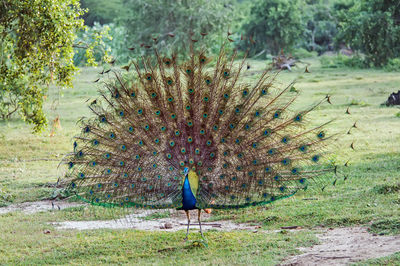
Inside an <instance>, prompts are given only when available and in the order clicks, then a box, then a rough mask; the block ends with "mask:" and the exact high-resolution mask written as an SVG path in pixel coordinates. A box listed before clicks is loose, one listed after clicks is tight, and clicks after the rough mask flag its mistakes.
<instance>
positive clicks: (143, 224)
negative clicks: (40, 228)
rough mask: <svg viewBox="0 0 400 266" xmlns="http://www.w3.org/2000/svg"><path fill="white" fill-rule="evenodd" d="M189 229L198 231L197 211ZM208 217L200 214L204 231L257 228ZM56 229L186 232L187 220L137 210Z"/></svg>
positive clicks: (180, 215) (178, 213) (180, 214)
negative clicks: (212, 220)
mask: <svg viewBox="0 0 400 266" xmlns="http://www.w3.org/2000/svg"><path fill="white" fill-rule="evenodd" d="M165 212H166V213H169V215H168V217H167V218H160V219H154V220H148V219H146V217H149V216H152V215H153V214H155V213H165ZM191 217H192V218H191V224H190V228H191V229H199V224H198V222H197V211H196V210H195V211H191ZM209 217H210V215H209V214H206V213H203V214H202V220H203V221H202V223H201V226H202V229H203V230H204V231H207V230H210V229H215V230H219V231H232V230H257V228H259V226H254V225H249V224H236V223H233V222H231V221H218V222H205V221H204V220H207V218H209ZM53 225H55V226H56V227H57V228H58V229H75V230H91V229H103V228H106V229H137V230H151V231H154V230H162V231H178V230H186V228H187V218H186V215H185V213H184V212H183V211H177V210H166V211H152V210H137V211H136V212H135V213H133V214H130V215H128V216H127V217H124V218H121V219H117V220H106V221H65V222H59V223H53Z"/></svg>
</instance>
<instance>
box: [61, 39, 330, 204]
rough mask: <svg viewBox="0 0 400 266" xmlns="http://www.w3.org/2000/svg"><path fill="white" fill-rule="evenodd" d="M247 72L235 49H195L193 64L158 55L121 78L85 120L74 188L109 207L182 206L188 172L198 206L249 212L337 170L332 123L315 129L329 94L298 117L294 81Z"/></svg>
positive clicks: (73, 165) (69, 178) (72, 159)
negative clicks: (212, 52) (330, 159)
mask: <svg viewBox="0 0 400 266" xmlns="http://www.w3.org/2000/svg"><path fill="white" fill-rule="evenodd" d="M246 66H247V63H246V57H245V58H244V59H242V60H239V61H237V60H236V52H232V53H229V52H228V49H226V48H225V46H222V47H221V49H220V52H219V54H218V55H217V56H216V57H215V58H211V57H210V56H209V55H208V54H207V50H205V49H199V50H196V49H194V48H193V47H192V49H191V51H190V54H189V55H188V56H187V57H186V59H182V58H179V56H178V54H175V53H172V54H169V55H168V54H167V55H161V54H160V53H159V52H158V51H157V50H156V49H154V53H153V55H152V56H147V57H143V58H141V59H139V60H137V61H134V62H132V65H129V66H127V67H125V68H124V69H125V70H128V72H124V73H121V72H115V73H114V78H112V79H110V80H108V81H105V82H104V89H103V90H102V91H101V92H100V95H101V96H100V97H99V98H98V99H96V100H94V101H93V102H91V103H90V104H89V108H90V110H91V111H92V113H93V117H92V118H88V119H87V118H85V119H81V120H80V121H79V125H80V127H81V130H82V133H81V134H80V135H79V136H77V137H76V140H75V142H74V151H73V153H71V154H70V155H68V156H67V157H66V158H65V161H66V163H67V165H68V168H69V170H68V172H67V174H66V177H65V179H64V183H65V184H68V190H69V191H71V192H72V193H74V194H76V195H77V196H78V197H79V198H81V199H83V200H85V201H87V202H90V203H92V204H97V205H103V206H123V207H136V208H152V209H159V208H182V206H183V198H182V197H183V196H182V195H183V194H182V188H183V185H184V182H185V175H188V176H189V177H190V178H191V179H190V180H189V181H190V182H191V184H192V187H191V191H192V194H193V195H194V196H195V199H196V203H195V207H196V208H198V209H205V208H216V209H224V208H242V207H247V206H253V205H262V204H267V203H270V202H273V201H275V200H278V199H282V198H286V197H289V196H291V195H293V194H295V193H296V192H297V191H299V190H301V189H306V188H307V187H308V185H309V184H310V183H312V182H313V181H315V180H316V179H317V178H318V177H319V176H321V175H324V174H326V173H327V172H334V171H336V167H335V166H334V165H327V164H325V163H324V164H321V163H320V162H321V158H322V157H323V156H324V155H325V153H326V151H325V147H326V145H327V144H328V143H329V140H332V136H328V134H327V130H326V125H327V124H328V123H329V121H328V122H326V123H324V124H321V125H317V126H310V124H311V123H310V120H312V111H314V110H315V109H316V108H317V107H318V106H319V105H321V104H323V103H325V102H328V103H330V101H329V97H325V98H324V99H322V100H321V101H320V102H318V103H316V104H314V105H312V106H310V107H309V108H306V109H304V110H301V111H293V110H291V108H290V107H291V105H292V103H293V102H294V101H295V99H296V97H297V96H298V95H297V94H296V93H294V92H293V90H291V89H292V86H293V84H290V85H289V86H286V87H284V88H282V87H281V86H279V85H277V84H278V83H277V82H276V74H274V73H271V72H269V71H265V72H264V73H262V74H261V75H260V77H259V78H258V79H257V80H255V81H253V82H248V83H247V82H244V79H243V73H244V72H245V71H246ZM129 70H130V71H129ZM191 180H195V182H194V181H191ZM194 183H195V185H193V184H194Z"/></svg>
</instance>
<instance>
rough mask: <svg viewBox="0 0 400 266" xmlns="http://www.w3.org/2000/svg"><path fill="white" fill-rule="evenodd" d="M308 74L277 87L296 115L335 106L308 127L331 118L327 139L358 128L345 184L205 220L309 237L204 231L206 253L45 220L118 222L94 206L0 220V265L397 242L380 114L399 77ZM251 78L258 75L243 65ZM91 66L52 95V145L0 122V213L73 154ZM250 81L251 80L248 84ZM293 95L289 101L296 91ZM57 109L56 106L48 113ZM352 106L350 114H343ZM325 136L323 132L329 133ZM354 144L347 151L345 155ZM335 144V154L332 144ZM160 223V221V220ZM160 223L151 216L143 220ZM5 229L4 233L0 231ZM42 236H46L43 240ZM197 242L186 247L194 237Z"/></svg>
mask: <svg viewBox="0 0 400 266" xmlns="http://www.w3.org/2000/svg"><path fill="white" fill-rule="evenodd" d="M307 61H308V62H310V63H312V64H311V67H309V69H310V71H311V72H312V73H310V74H307V73H303V72H304V69H301V68H297V69H296V68H295V69H294V71H293V72H291V73H289V72H282V73H281V74H280V76H279V82H280V83H281V84H282V85H285V84H288V83H289V82H291V81H292V80H297V84H296V91H299V92H300V97H299V98H298V101H297V102H296V103H295V105H294V109H296V108H301V107H305V106H309V105H311V104H312V103H314V102H317V101H318V100H320V99H321V98H323V97H325V95H326V94H329V95H332V98H331V100H332V102H333V105H323V106H321V107H320V108H319V109H318V110H317V111H316V112H314V113H313V115H314V116H313V117H311V119H310V122H311V123H313V124H318V123H321V122H324V121H327V120H330V119H333V118H337V117H339V119H338V120H337V121H335V122H334V123H332V124H331V125H330V127H329V130H328V131H329V132H339V131H344V132H346V131H347V130H348V129H349V128H350V127H351V126H352V125H353V123H354V121H357V126H358V129H352V131H351V132H352V134H351V135H347V134H345V135H344V136H343V137H341V139H340V142H338V144H335V145H336V152H335V153H334V154H333V155H332V156H331V159H334V160H335V161H337V162H338V163H341V164H344V163H345V162H346V161H347V160H350V162H349V167H340V169H339V171H340V172H341V173H343V174H344V175H346V176H347V177H348V178H347V180H346V181H344V180H343V176H341V177H340V179H339V180H338V181H337V182H336V185H335V186H333V185H330V186H327V187H326V189H325V190H324V191H320V190H319V189H310V190H308V191H305V192H301V193H298V194H297V195H295V196H294V197H292V198H289V199H286V200H282V201H278V202H275V203H273V204H271V205H267V206H263V207H253V208H248V209H241V210H235V211H217V210H214V212H213V216H212V217H211V220H219V219H232V220H234V221H237V222H250V223H254V224H259V225H261V226H262V229H279V228H280V227H281V226H289V225H298V226H301V227H304V228H308V229H310V230H306V231H298V232H288V233H285V231H283V233H269V234H266V233H252V232H226V233H223V232H216V231H209V232H207V233H206V236H207V238H208V242H209V246H208V248H205V247H203V246H197V245H195V244H193V243H182V239H183V237H184V232H183V231H179V232H175V233H170V232H141V231H133V230H114V231H113V230H93V231H82V232H80V231H73V230H70V231H58V230H56V229H55V227H54V226H52V225H49V224H48V223H49V222H57V221H59V222H61V221H65V220H95V219H112V218H115V217H120V216H122V215H123V212H122V211H121V212H118V211H115V210H114V211H113V212H110V211H104V210H103V209H102V208H100V207H90V208H89V207H75V208H69V209H66V210H63V211H58V212H44V213H36V214H33V215H27V214H23V213H20V212H17V213H9V214H3V215H0V228H2V233H1V234H0V264H2V263H5V264H10V265H13V264H46V263H47V264H50V263H54V264H67V263H73V264H83V263H84V264H99V263H100V264H117V263H120V264H123V263H163V264H175V263H182V264H194V263H196V264H226V263H229V264H231V263H233V262H235V263H238V264H248V263H252V264H276V263H279V261H280V260H281V259H283V258H284V257H287V256H289V255H290V254H295V253H296V251H295V248H296V247H299V246H307V245H311V244H313V243H315V242H316V238H315V236H314V232H313V228H314V227H316V226H325V227H337V226H351V225H368V226H369V227H370V229H371V231H372V232H374V233H378V234H381V233H383V234H399V233H400V228H399V223H398V221H399V220H400V193H399V188H400V174H399V173H400V163H399V162H400V144H399V143H400V120H399V118H398V115H397V114H398V113H399V109H398V108H395V107H384V106H381V103H383V102H385V100H386V99H387V97H388V95H389V94H390V93H391V92H392V91H393V90H394V88H397V87H398V84H400V76H399V75H398V73H394V72H384V71H383V70H365V69H356V70H353V69H348V68H336V69H326V68H321V67H320V65H319V61H318V60H317V59H307ZM250 65H251V66H252V67H251V70H249V74H257V73H260V71H261V70H262V69H263V68H264V67H265V63H264V62H261V61H250ZM96 72H100V70H95V69H92V68H88V69H83V70H82V73H81V75H79V76H78V77H77V80H76V82H75V87H74V88H73V89H68V90H63V91H58V90H57V89H55V88H51V89H50V92H49V96H48V100H47V105H46V110H47V114H48V117H49V121H52V120H53V119H55V117H56V116H59V117H60V121H61V127H62V128H61V129H58V130H57V131H56V133H55V135H54V136H53V137H50V136H49V135H50V131H51V125H50V127H49V129H48V130H47V131H46V132H44V133H41V134H39V135H32V134H31V133H30V127H29V126H27V125H25V124H24V123H23V122H22V121H19V120H16V119H14V120H11V121H8V122H0V189H1V191H0V206H1V205H8V204H11V203H19V202H26V201H35V200H41V199H45V198H50V197H52V195H53V193H54V191H55V188H54V185H55V183H56V182H57V179H58V177H60V176H62V174H63V171H64V168H62V167H60V168H58V164H59V161H60V160H61V158H62V157H63V156H64V155H65V154H67V153H68V152H70V151H71V150H72V142H73V140H72V138H73V136H74V135H75V134H77V133H78V131H79V130H78V127H77V126H76V124H75V123H76V121H77V119H78V118H79V117H81V116H88V115H89V110H88V108H87V107H86V103H85V101H86V100H87V99H88V98H94V97H95V96H96V95H97V92H96V91H97V88H96V86H95V85H94V83H92V81H94V80H95V79H97V74H96ZM255 77H256V75H249V76H247V78H248V79H249V80H254V79H255ZM296 91H293V93H296ZM54 102H58V105H57V108H56V109H55V110H54V108H53V107H52V105H53V103H54ZM348 106H350V112H351V115H345V114H344V113H345V110H346V108H347V107H348ZM329 132H328V133H329ZM352 142H354V146H355V151H353V150H352V149H350V147H349V146H350V144H351V143H352ZM335 145H334V146H335ZM160 215H161V216H160ZM161 217H164V216H162V214H154V215H150V216H149V217H146V218H145V219H156V218H161ZM4 228H5V229H4ZM45 230H50V232H51V233H50V234H44V233H43V232H44V231H45ZM198 238H199V236H198V235H197V234H193V235H191V239H198ZM368 263H369V264H371V265H374V264H380V263H383V264H385V263H392V264H393V265H394V264H396V263H397V264H398V263H400V257H399V254H395V255H393V256H389V257H387V258H383V259H377V260H371V261H368Z"/></svg>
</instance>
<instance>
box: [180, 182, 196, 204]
mask: <svg viewBox="0 0 400 266" xmlns="http://www.w3.org/2000/svg"><path fill="white" fill-rule="evenodd" d="M182 204H183V206H182V209H184V210H193V209H196V198H195V196H194V195H193V193H192V190H191V189H190V184H189V179H188V177H187V175H186V177H185V182H184V183H183V187H182Z"/></svg>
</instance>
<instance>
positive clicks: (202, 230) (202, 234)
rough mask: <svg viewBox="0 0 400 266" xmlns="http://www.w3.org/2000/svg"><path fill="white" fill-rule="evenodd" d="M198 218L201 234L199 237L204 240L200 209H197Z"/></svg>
mask: <svg viewBox="0 0 400 266" xmlns="http://www.w3.org/2000/svg"><path fill="white" fill-rule="evenodd" d="M198 218H199V226H200V234H201V237H202V238H204V235H203V230H201V209H199V217H198Z"/></svg>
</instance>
